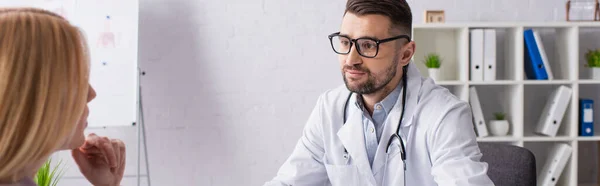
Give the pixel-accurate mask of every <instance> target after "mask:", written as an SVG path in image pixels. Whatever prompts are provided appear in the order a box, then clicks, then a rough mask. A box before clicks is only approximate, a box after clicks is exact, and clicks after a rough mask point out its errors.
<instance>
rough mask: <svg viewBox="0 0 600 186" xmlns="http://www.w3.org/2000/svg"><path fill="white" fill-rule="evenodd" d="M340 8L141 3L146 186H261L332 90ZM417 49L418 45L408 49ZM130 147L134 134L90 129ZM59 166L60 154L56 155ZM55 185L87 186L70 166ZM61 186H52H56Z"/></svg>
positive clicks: (419, 13) (456, 15)
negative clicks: (320, 97) (319, 101)
mask: <svg viewBox="0 0 600 186" xmlns="http://www.w3.org/2000/svg"><path fill="white" fill-rule="evenodd" d="M564 1H565V0H502V1H500V0H419V1H417V0H409V3H410V5H411V6H412V8H413V14H414V22H415V23H421V22H423V14H424V13H423V12H424V10H425V9H444V10H445V11H446V17H447V18H446V19H447V21H448V22H450V21H562V20H564V14H565V10H564V9H565V8H564V3H565V2H564ZM344 6H345V1H343V0H337V1H323V0H301V1H281V0H228V1H212V0H142V1H141V4H140V28H139V30H140V38H139V40H140V43H139V44H140V63H141V67H142V69H143V70H145V71H146V72H147V75H146V76H145V77H143V79H142V86H143V87H142V88H143V98H144V99H143V101H144V102H143V104H144V109H145V116H146V124H147V137H148V151H149V160H150V168H151V169H150V171H151V172H150V174H151V177H152V185H154V186H171V185H186V186H187V185H203V186H204V185H208V186H212V185H215V186H229V185H261V184H262V183H263V182H264V181H266V180H268V179H270V178H272V177H273V176H274V175H275V173H276V171H277V169H278V168H279V166H280V165H281V163H282V162H283V161H284V160H285V159H286V158H287V156H288V155H289V153H290V152H291V150H292V148H293V147H294V145H295V142H296V140H297V139H298V137H299V136H300V134H301V130H302V127H303V125H304V122H305V121H306V119H307V117H308V114H309V112H310V111H311V109H312V107H313V106H314V103H315V101H316V98H317V96H318V95H319V94H320V93H321V92H323V91H325V90H326V89H329V88H333V87H335V86H337V85H339V84H340V83H342V80H341V74H340V71H339V67H338V62H337V60H336V57H335V55H334V53H333V51H331V48H330V46H329V43H328V40H327V35H328V34H330V33H332V32H335V31H337V29H338V27H339V24H340V20H341V15H342V13H343V12H342V11H343V9H344ZM417 45H418V43H417ZM89 131H90V132H99V133H101V134H107V135H109V136H111V137H119V138H123V139H124V140H125V141H126V142H127V145H128V152H127V153H128V159H127V161H128V167H127V175H129V176H128V177H126V178H125V181H124V183H123V185H135V183H136V182H135V181H136V179H135V177H131V176H135V167H136V163H137V159H136V158H137V156H136V155H135V150H136V147H137V146H136V145H137V144H136V138H135V134H136V133H135V132H136V131H135V128H128V129H123V128H120V129H107V130H104V129H93V130H89ZM61 155H62V157H63V158H65V160H69V159H68V152H64V153H61ZM69 164H70V166H71V169H70V171H69V172H68V174H67V176H68V177H67V179H65V180H63V182H62V183H63V184H64V185H85V184H84V183H85V180H84V179H82V178H80V177H79V178H78V176H80V175H79V174H78V173H77V169H76V167H75V165H74V164H72V162H70V163H69ZM63 184H61V185H63Z"/></svg>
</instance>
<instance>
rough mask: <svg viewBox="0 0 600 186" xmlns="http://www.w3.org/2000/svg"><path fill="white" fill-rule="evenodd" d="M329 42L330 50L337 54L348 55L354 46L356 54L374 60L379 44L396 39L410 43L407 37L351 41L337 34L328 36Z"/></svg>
mask: <svg viewBox="0 0 600 186" xmlns="http://www.w3.org/2000/svg"><path fill="white" fill-rule="evenodd" d="M328 37H329V41H330V42H331V48H333V51H334V52H335V53H337V54H344V55H345V54H348V53H350V49H352V45H353V44H356V45H355V46H356V51H358V54H359V55H361V56H363V57H367V58H374V57H375V56H377V54H378V53H379V44H381V43H385V42H390V41H393V40H396V39H402V38H405V39H407V40H409V41H410V36H408V35H399V36H396V37H390V38H386V39H382V40H377V39H374V38H370V37H361V38H358V39H351V38H349V37H348V36H344V35H340V33H339V32H336V33H333V34H330V35H329V36H328Z"/></svg>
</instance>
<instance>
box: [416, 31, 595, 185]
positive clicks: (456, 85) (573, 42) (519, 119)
mask: <svg viewBox="0 0 600 186" xmlns="http://www.w3.org/2000/svg"><path fill="white" fill-rule="evenodd" d="M474 28H493V29H496V34H497V35H496V79H497V80H496V81H483V82H482V81H471V80H470V79H469V77H470V76H469V70H470V66H469V57H470V54H469V31H470V29H474ZM529 28H533V29H535V30H537V31H538V32H539V33H540V36H541V40H542V41H543V45H544V48H545V50H546V53H547V55H548V59H549V62H550V66H551V70H552V72H553V74H554V80H528V79H527V77H526V75H525V70H524V58H525V56H524V48H525V47H524V37H523V31H524V30H526V29H529ZM413 40H414V41H415V42H416V48H417V50H416V53H415V56H414V63H415V64H416V65H417V67H418V68H419V70H420V71H421V72H422V73H423V75H424V76H428V71H427V68H426V67H425V65H424V64H423V63H422V61H423V59H424V57H425V56H426V55H427V54H428V53H430V52H435V53H438V54H440V56H441V58H442V60H443V61H442V66H441V68H440V77H441V80H439V81H438V82H437V83H438V84H440V85H443V86H444V87H447V88H448V89H449V90H450V91H451V92H452V93H454V94H455V95H456V96H457V97H459V98H461V99H462V100H465V101H468V100H469V87H471V86H475V87H477V91H478V95H479V99H480V101H481V106H482V110H483V113H484V115H485V120H486V124H488V125H489V121H490V120H491V119H493V113H494V112H504V113H506V114H507V115H506V119H507V120H508V121H509V122H510V124H511V125H510V132H509V134H508V136H501V137H495V136H492V137H483V138H478V140H479V141H481V142H486V143H487V142H489V143H506V144H513V145H517V146H521V147H525V148H528V149H529V150H531V151H532V152H533V153H534V155H535V156H536V164H537V171H538V173H539V171H540V170H541V169H542V167H543V165H544V163H545V161H546V157H547V153H548V150H549V149H548V148H549V147H550V145H552V144H554V143H566V144H569V145H570V146H571V147H572V148H573V153H572V155H571V157H570V160H569V162H567V165H566V167H565V169H564V170H563V172H562V175H561V176H560V177H559V180H558V184H557V185H559V186H577V185H600V184H598V178H597V176H598V174H595V175H593V176H595V177H596V178H595V179H589V178H587V177H584V176H580V175H581V173H579V172H580V171H588V169H589V168H586V169H585V170H579V169H583V166H584V165H585V164H586V161H590V162H597V161H599V158H598V154H596V155H595V156H593V157H595V159H589V160H586V159H588V158H580V156H582V155H589V154H587V153H586V154H579V152H587V151H584V150H587V148H586V149H582V148H579V146H580V145H582V144H585V146H590V145H591V144H593V145H595V146H597V145H596V143H600V111H598V109H596V111H595V114H594V120H595V121H596V122H595V123H594V125H595V126H594V130H595V135H594V136H593V137H584V136H579V134H578V131H579V119H578V118H579V99H580V98H589V99H593V100H594V102H595V105H596V108H600V107H599V106H598V105H600V80H592V79H591V73H590V72H589V69H588V68H587V67H585V66H584V64H585V58H584V54H585V52H587V50H588V49H595V48H600V22H557V23H549V22H515V23H494V22H482V23H432V24H417V25H413ZM561 85H565V86H568V87H570V88H571V89H572V90H573V94H572V97H571V98H572V99H571V102H570V103H569V106H568V108H567V111H566V113H565V116H564V118H563V121H562V123H561V126H560V128H559V131H558V134H557V136H556V137H546V136H540V135H536V134H534V133H533V130H534V129H535V126H536V124H537V120H538V118H539V116H540V114H541V112H542V109H543V107H544V105H545V103H546V101H547V99H548V97H549V95H550V93H551V91H552V90H555V89H556V88H558V87H559V86H561ZM598 169H599V168H598V166H597V165H596V166H595V171H596V172H598V171H600V170H598ZM590 180H595V181H593V183H589V182H590Z"/></svg>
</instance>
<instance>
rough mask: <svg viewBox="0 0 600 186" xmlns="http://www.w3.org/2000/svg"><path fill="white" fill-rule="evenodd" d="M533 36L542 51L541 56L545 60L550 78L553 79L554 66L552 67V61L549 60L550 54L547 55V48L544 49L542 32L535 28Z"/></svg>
mask: <svg viewBox="0 0 600 186" xmlns="http://www.w3.org/2000/svg"><path fill="white" fill-rule="evenodd" d="M533 37H534V38H535V43H536V45H537V47H538V50H539V51H540V56H542V62H544V67H545V69H546V74H548V80H553V79H554V75H552V68H551V67H550V61H548V55H546V50H545V49H544V43H542V37H540V34H539V33H538V31H536V30H533Z"/></svg>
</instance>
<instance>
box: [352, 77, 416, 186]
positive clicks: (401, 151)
mask: <svg viewBox="0 0 600 186" xmlns="http://www.w3.org/2000/svg"><path fill="white" fill-rule="evenodd" d="M407 67H408V65H406V66H404V67H402V72H403V73H402V113H401V114H400V120H398V128H397V130H396V133H394V134H393V135H392V136H390V139H389V140H388V142H387V148H386V149H385V153H386V154H387V153H388V151H389V150H390V145H391V144H392V142H393V141H394V139H398V141H400V157H401V158H402V163H403V164H404V174H405V175H406V152H405V150H406V149H405V148H404V142H403V141H402V137H400V135H398V134H399V132H400V126H401V125H402V118H404V111H405V110H406V89H407V88H408V87H406V84H407V81H408V80H407V79H408V75H407V73H408V70H407ZM352 94H353V92H350V94H349V95H348V98H346V103H345V104H344V124H345V123H346V108H347V107H348V102H350V98H351V97H352ZM347 154H348V150H346V148H345V147H344V158H347V157H348V156H347ZM404 183H405V184H404V185H406V176H405V179H404Z"/></svg>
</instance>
